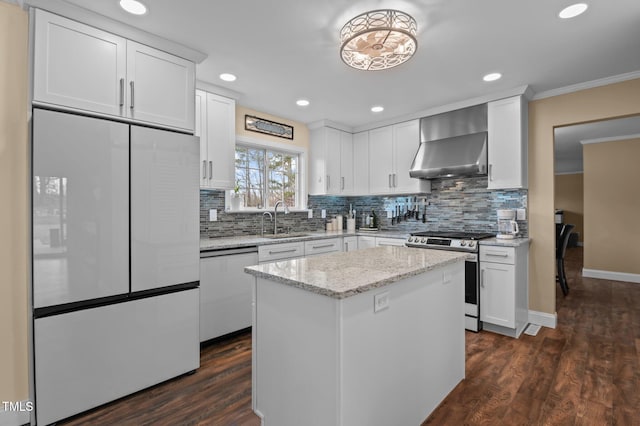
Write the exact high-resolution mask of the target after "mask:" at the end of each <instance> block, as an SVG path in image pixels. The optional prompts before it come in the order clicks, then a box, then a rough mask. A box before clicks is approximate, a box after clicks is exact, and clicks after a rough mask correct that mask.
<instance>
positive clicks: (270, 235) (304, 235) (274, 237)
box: [262, 232, 309, 240]
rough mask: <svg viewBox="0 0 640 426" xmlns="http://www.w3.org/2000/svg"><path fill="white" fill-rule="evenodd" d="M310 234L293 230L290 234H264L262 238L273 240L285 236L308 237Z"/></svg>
mask: <svg viewBox="0 0 640 426" xmlns="http://www.w3.org/2000/svg"><path fill="white" fill-rule="evenodd" d="M308 236H309V234H304V233H300V232H292V233H290V234H276V235H273V234H269V235H263V236H262V238H269V239H271V240H279V239H283V238H299V237H308Z"/></svg>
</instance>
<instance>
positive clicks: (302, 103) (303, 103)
mask: <svg viewBox="0 0 640 426" xmlns="http://www.w3.org/2000/svg"><path fill="white" fill-rule="evenodd" d="M296 105H298V106H301V107H306V106H309V101H308V100H306V99H298V100H297V101H296Z"/></svg>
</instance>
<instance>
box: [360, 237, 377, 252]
mask: <svg viewBox="0 0 640 426" xmlns="http://www.w3.org/2000/svg"><path fill="white" fill-rule="evenodd" d="M375 246H376V237H373V236H372V237H370V236H368V235H358V250H361V249H366V248H371V247H375Z"/></svg>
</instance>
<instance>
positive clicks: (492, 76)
mask: <svg viewBox="0 0 640 426" xmlns="http://www.w3.org/2000/svg"><path fill="white" fill-rule="evenodd" d="M500 78H502V74H500V73H499V72H492V73H491V74H487V75H485V76H484V77H482V79H483V80H484V81H496V80H500Z"/></svg>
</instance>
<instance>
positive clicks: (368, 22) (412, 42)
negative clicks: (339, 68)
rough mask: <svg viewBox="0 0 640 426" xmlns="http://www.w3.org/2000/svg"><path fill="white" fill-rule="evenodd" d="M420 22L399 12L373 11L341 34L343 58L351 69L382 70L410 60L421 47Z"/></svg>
mask: <svg viewBox="0 0 640 426" xmlns="http://www.w3.org/2000/svg"><path fill="white" fill-rule="evenodd" d="M417 30H418V26H417V24H416V20H415V19H413V18H412V17H411V16H410V15H407V14H406V13H404V12H400V11H399V10H392V9H381V10H372V11H371V12H366V13H363V14H361V15H358V16H356V17H355V18H353V19H351V20H350V21H349V22H347V23H346V24H345V25H344V27H342V30H341V31H340V42H341V43H342V44H341V46H340V56H341V57H342V60H343V61H344V63H345V64H347V65H349V66H350V67H353V68H356V69H359V70H367V71H378V70H384V69H387V68H393V67H395V66H398V65H400V64H402V63H404V62H406V61H408V60H409V59H410V58H411V57H412V56H413V54H414V53H416V49H417V48H418V41H417V40H416V32H417Z"/></svg>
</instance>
